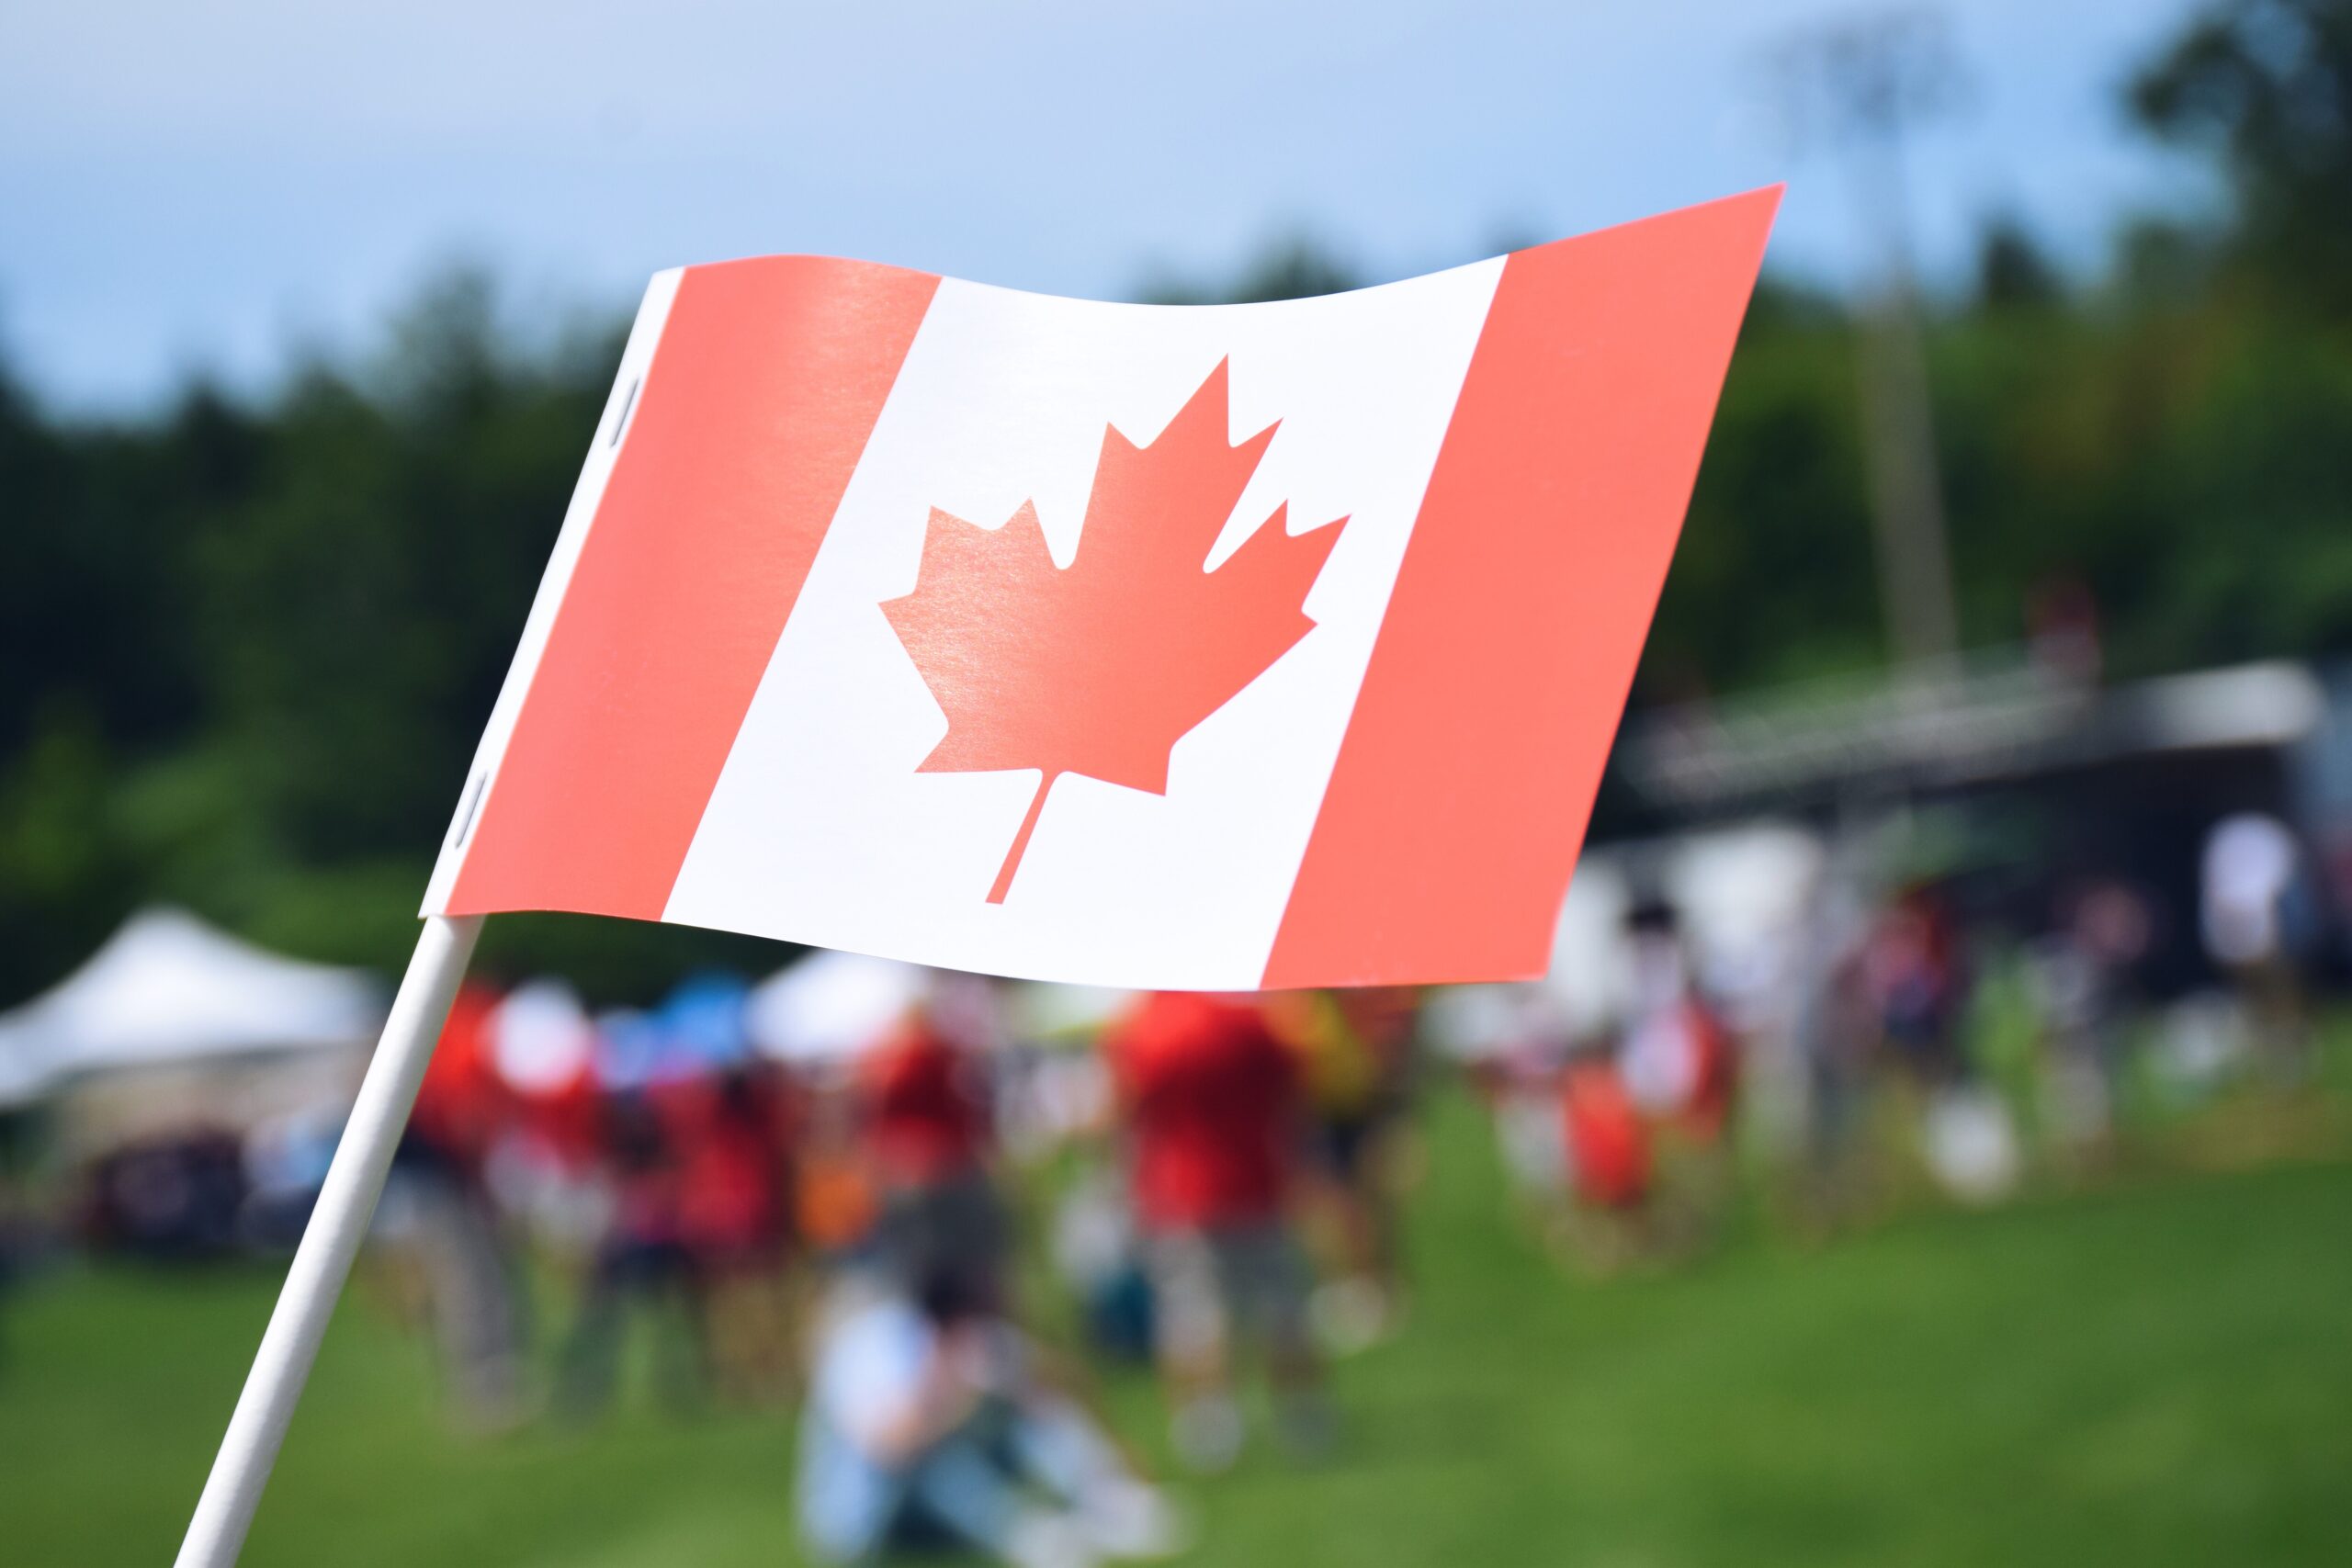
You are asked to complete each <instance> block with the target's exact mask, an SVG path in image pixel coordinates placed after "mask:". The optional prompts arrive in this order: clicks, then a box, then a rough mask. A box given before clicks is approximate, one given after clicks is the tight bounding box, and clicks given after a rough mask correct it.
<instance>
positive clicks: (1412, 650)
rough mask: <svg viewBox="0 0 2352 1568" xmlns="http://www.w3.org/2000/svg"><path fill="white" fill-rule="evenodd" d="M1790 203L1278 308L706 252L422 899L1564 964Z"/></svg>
mask: <svg viewBox="0 0 2352 1568" xmlns="http://www.w3.org/2000/svg"><path fill="white" fill-rule="evenodd" d="M1778 201H1779V192H1778V191H1777V190H1766V191H1758V192H1755V193H1751V194H1749V195H1746V196H1740V197H1731V198H1729V199H1726V200H1723V201H1718V202H1713V203H1710V204H1708V205H1705V206H1702V207H1695V208H1691V209H1685V210H1682V211H1679V212H1675V213H1671V214H1668V215H1667V216H1664V217H1660V218H1655V219H1651V220H1646V221H1644V222H1639V223H1634V224H1629V225H1626V226H1624V227H1622V228H1616V229H1611V230H1606V231H1601V232H1599V233H1595V234H1590V235H1587V236H1584V237H1582V238H1579V239H1573V240H1564V241H1561V242H1559V243H1555V244H1550V245H1544V246H1540V247H1537V248H1535V249H1532V250H1527V251H1521V252H1517V253H1514V254H1510V255H1508V256H1503V257H1500V258H1498V259H1496V260H1492V261H1487V262H1480V263H1478V264H1476V265H1470V266H1463V267H1456V268H1454V269H1453V270H1452V271H1448V272H1442V273H1437V274H1433V275H1431V276H1427V277H1419V278H1414V279H1411V280H1409V281H1407V282H1403V283H1396V284H1390V285H1387V286H1385V287H1383V288H1367V289H1363V290H1361V291H1359V292H1356V293H1351V294H1340V295H1332V296H1329V297H1326V298H1323V299H1304V300H1296V301H1290V302H1285V303H1280V304H1266V305H1235V306H1204V307H1164V306H1136V305H1110V304H1097V303H1090V302H1087V301H1082V300H1074V299H1051V298H1046V297H1043V296H1039V295H1033V294H1022V293H1016V292H1013V291H1012V290H1008V289H1003V288H989V287H986V286H983V285H978V284H971V283H962V282H958V281H956V280H955V279H952V278H941V277H935V276H931V275H929V274H925V273H918V272H909V271H904V270H901V269H899V268H896V267H888V266H877V265H868V264H865V263H859V262H848V261H835V260H830V259H825V258H820V257H810V256H774V257H766V258H762V259H758V260H752V261H738V262H728V263H723V264H720V265H711V266H694V267H686V268H684V269H681V270H677V271H672V272H666V273H663V274H662V275H661V276H658V277H656V278H655V279H654V280H653V282H652V285H651V286H650V288H648V290H647V292H646V296H645V300H644V303H643V305H642V306H641V307H640V309H639V312H638V318H637V324H636V329H635V331H634V332H633V333H631V334H630V337H629V341H628V350H627V352H626V353H625V354H624V355H623V357H622V361H621V367H620V373H619V375H618V377H617V378H616V381H615V385H614V389H613V394H612V398H611V400H610V402H609V403H608V405H607V406H606V409H605V418H604V421H603V423H602V425H601V426H600V428H599V430H598V432H597V434H596V437H595V444H594V448H593V450H592V451H591V453H590V455H589V458H588V463H587V467H586V468H585V470H584V471H583V472H582V476H581V479H580V484H579V488H578V491H576V493H575V494H574V496H573V498H572V503H571V510H570V512H569V513H568V514H567V515H566V517H565V519H564V524H563V530H562V533H561V535H560V537H559V538H558V540H557V543H556V547H555V554H554V558H553V559H552V560H551V561H550V562H549V564H548V571H547V577H546V580H545V581H544V582H543V583H542V584H541V586H540V590H539V594H538V598H537V602H536V603H535V604H533V606H532V609H531V615H530V618H529V621H528V622H527V624H526V627H525V630H524V634H523V640H522V646H521V649H520V650H519V651H518V653H517V654H516V656H515V664H514V668H513V670H512V671H511V672H510V673H509V675H508V677H507V681H506V685H505V688H504V690H503V693H502V694H501V695H500V697H499V700H498V704H497V706H496V708H495V709H494V710H493V712H492V716H491V719H490V724H489V728H488V731H487V733H486V734H485V735H484V736H483V738H482V742H481V750H480V751H479V753H478V755H477V757H476V760H475V762H474V766H473V769H472V772H471V773H470V775H469V778H468V781H467V783H466V784H465V787H464V790H463V792H462V795H461V798H460V801H459V804H458V812H457V815H456V818H455V819H454V821H453V822H452V824H451V827H450V830H449V835H448V838H447V841H446V842H445V844H444V846H443V849H442V852H441V857H440V861H439V863H438V864H437V866H436V867H435V872H434V875H433V881H432V885H431V887H430V889H429V891H428V893H427V896H426V899H425V906H424V908H425V912H426V913H428V914H475V913H484V912H489V911H493V910H504V909H526V908H527V909H571V910H582V911H587V912H591V913H598V914H609V915H623V916H628V917H632V918H636V919H657V920H671V921H679V922H684V923H686V924H691V925H699V926H711V927H718V928H722V929H725V930H729V931H749V932H754V933H757V934H760V935H764V936H771V937H779V938H783V939H786V940H788V941H792V942H807V943H812V944H819V945H823V946H827V947H835V948H846V949H850V950H853V951H859V952H866V953H883V954H888V955H890V956H894V957H899V958H907V959H913V960H916V961H919V962H922V963H927V964H943V965H946V966H949V967H954V968H959V969H970V970H979V971H987V972H991V973H996V974H1003V975H1016V976H1031V977H1035V978H1041V979H1051V980H1070V981H1082V982H1089V983H1094V984H1102V985H1116V986H1132V987H1156V988H1171V989H1202V990H1238V989H1255V988H1259V987H1288V986H1305V985H1351V984H1373V983H1403V982H1419V981H1441V980H1468V979H1506V978H1524V977H1530V976H1537V975H1540V974H1541V973H1542V972H1543V969H1544V964H1545V959H1546V954H1547V953H1548V952H1549V948H1550V942H1551V934H1552V928H1553V922H1554V919H1555V916H1556V914H1557V912H1558V908H1559V905H1560V900H1561V897H1562V896H1563V894H1564V893H1565V891H1566V886H1567V882H1568V877H1569V874H1570V873H1571V872H1572V871H1573V870H1574V868H1575V863H1576V855H1577V846H1578V844H1579V842H1580V840H1582V837H1583V833H1584V826H1585V822H1586V819H1587V817H1588V815H1589V811H1590V808H1591V803H1592V798H1593V794H1594V791H1595V790H1596V788H1597V787H1598V785H1599V782H1600V771H1601V766H1602V762H1603V761H1604V759H1605V757H1606V755H1607V752H1608V750H1609V744H1610V739H1611V735H1612V733H1613V732H1614V730H1615V728H1616V724H1617V720H1618V716H1619V714H1620V712H1621V710H1622V708H1623V704H1624V699H1625V693H1626V689H1627V686H1628V685H1629V683H1630V682H1631V680H1632V678H1633V672H1634V663H1635V660H1636V659H1637V658H1638V657H1639V654H1640V650H1641V644H1642V638H1643V635H1644V633H1645V629H1646V627H1647V626H1648V622H1649V617H1650V615H1651V612H1652V610H1653V608H1654V607H1655V605H1656V603H1657V593H1658V589H1659V586H1660V584H1661V583H1662V581H1663V580H1664V577H1665V573H1666V569H1667V563H1668V558H1669V557H1670V556H1671V554H1672V551H1673V547H1674V539H1675V536H1676V533H1677V532H1678V530H1679V527H1680V524H1681V518H1682V513H1683V511H1684V508H1685V506H1686V505H1687V504H1688V502H1689V499H1690V492H1691V484H1692V481H1693V479H1694V478H1695V476H1696V474H1697V470H1698V466H1699V458H1700V454H1701V451H1702V447H1703V446H1704V445H1705V440H1706V433H1707V427H1708V423H1709V421H1710V419H1711V417H1712V415H1713V409H1714V403H1715V399H1716V396H1717V393H1718V391H1719V389H1720V388H1721V384H1722V380H1723V376H1724V368H1725V367H1726V365H1727V363H1728V361H1729V358H1730V355H1731V349H1732V344H1733V340H1734V338H1735V337H1736V335H1737V333H1738V329H1739V322H1740V319H1741V316H1742V313H1743V312H1744V310H1746V306H1747V298H1748V294H1749V292H1750V290H1751V288H1753V286H1754V283H1755V278H1756V273H1757V269H1758V265H1760V263H1761V260H1762V255H1763V250H1764V243H1765V238H1766V235H1767V232H1768V231H1769V230H1770V224H1771V220H1772V215H1773V212H1774V209H1775V208H1776V207H1777V205H1778Z"/></svg>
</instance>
